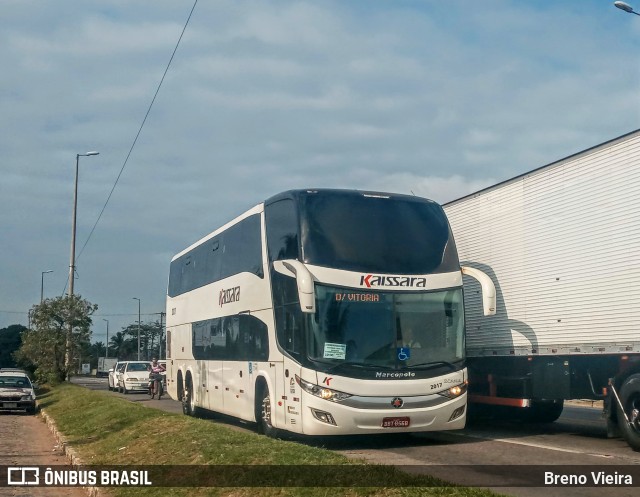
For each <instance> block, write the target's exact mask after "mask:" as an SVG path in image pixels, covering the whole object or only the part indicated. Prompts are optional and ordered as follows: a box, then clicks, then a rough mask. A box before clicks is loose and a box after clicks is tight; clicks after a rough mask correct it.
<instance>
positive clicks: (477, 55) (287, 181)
mask: <svg viewBox="0 0 640 497" xmlns="http://www.w3.org/2000/svg"><path fill="white" fill-rule="evenodd" d="M0 5H1V6H2V14H3V15H2V17H3V22H2V27H0V64H1V67H2V76H1V77H0V109H1V112H0V118H1V119H2V133H0V167H1V172H2V176H1V181H0V227H1V228H2V238H1V240H2V241H1V245H0V247H1V255H2V258H1V262H0V328H2V327H5V326H7V325H10V324H13V323H22V324H25V325H26V324H27V311H28V309H29V308H30V307H31V306H32V305H33V304H35V303H37V302H39V300H40V289H41V288H40V287H41V281H42V280H41V278H42V271H46V270H53V273H50V274H45V275H44V291H45V297H54V296H59V295H62V294H63V292H64V291H65V288H66V285H67V276H68V267H69V247H70V239H71V213H72V204H73V180H74V174H75V160H76V154H78V153H84V152H88V151H93V150H97V151H99V152H100V155H99V156H96V157H81V158H80V180H79V197H78V230H77V255H78V259H77V279H76V283H75V291H76V293H79V294H81V295H82V296H83V297H84V298H86V299H88V300H90V301H92V302H94V303H96V304H98V306H99V310H98V312H97V314H96V315H95V318H94V339H96V340H102V341H104V339H105V329H106V323H105V322H104V321H103V319H108V320H109V328H110V332H111V333H113V332H115V331H118V330H120V329H121V328H122V327H123V326H126V325H127V324H129V323H133V322H135V321H136V320H137V310H138V303H137V302H136V301H135V300H133V297H138V298H140V299H141V304H142V305H141V309H142V314H143V321H151V320H154V319H157V315H156V316H154V315H152V313H159V312H160V311H163V310H164V296H165V294H166V281H167V274H168V267H169V261H170V259H171V257H172V256H173V255H174V254H175V253H177V252H179V251H180V250H182V249H183V248H185V247H186V246H188V245H190V244H191V243H193V242H194V241H196V240H198V239H199V238H201V237H202V236H204V235H205V234H207V233H209V232H211V231H212V230H213V229H215V228H217V227H218V226H219V225H221V224H223V223H225V222H227V221H228V220H230V219H231V218H233V217H235V216H236V215H238V214H240V213H241V212H243V211H244V210H246V209H248V208H249V207H251V206H253V205H255V204H257V203H259V202H260V201H262V200H264V199H266V198H268V197H270V196H271V195H273V194H275V193H278V192H280V191H283V190H287V189H291V188H304V187H334V188H357V189H368V190H382V191H393V192H400V193H410V192H411V191H412V192H413V193H415V194H416V195H421V196H426V197H430V198H433V199H434V200H437V201H439V202H447V201H449V200H453V199H455V198H457V197H459V196H462V195H464V194H467V193H471V192H473V191H476V190H478V189H480V188H483V187H485V186H489V185H491V184H494V183H496V182H498V181H501V180H504V179H508V178H510V177H513V176H516V175H518V174H521V173H523V172H526V171H528V170H531V169H534V168H537V167H540V166H542V165H544V164H547V163H550V162H553V161H555V160H557V159H561V158H563V157H566V156H568V155H571V154H573V153H575V152H579V151H581V150H583V149H586V148H589V147H591V146H594V145H597V144H599V143H602V142H604V141H607V140H609V139H612V138H615V137H617V136H620V135H622V134H625V133H627V132H630V131H633V130H635V129H637V128H639V127H640V126H639V118H640V99H639V96H640V95H639V92H640V86H639V83H640V71H639V69H640V64H639V62H640V17H637V16H633V15H629V14H626V13H624V12H623V11H621V10H618V9H616V8H615V7H614V6H613V2H612V1H609V0H579V1H578V0H574V1H563V0H556V1H543V0H538V1H535V2H525V1H522V0H484V1H472V0H457V1H455V0H454V1H449V2H443V1H436V0H422V1H418V0H413V1H409V0H407V1H403V0H315V1H305V0H300V1H286V0H246V1H245V0H200V1H199V2H198V4H197V6H196V8H195V11H194V13H193V17H192V18H191V21H190V23H189V25H188V27H187V30H186V32H185V35H184V37H183V39H182V42H181V44H180V46H179V49H178V51H177V53H176V56H175V58H174V60H173V63H172V65H171V68H170V70H169V72H168V74H167V77H166V79H165V81H164V84H163V86H162V88H161V90H160V93H159V94H158V97H157V99H156V101H155V104H154V106H153V108H152V110H151V113H150V114H149V116H148V119H147V121H146V124H145V126H144V128H143V129H142V132H141V134H140V137H139V139H138V141H137V143H136V145H135V147H134V148H133V151H132V153H131V155H130V157H129V159H128V162H126V167H124V169H123V165H125V160H126V159H127V156H128V153H129V150H130V149H131V146H132V144H133V141H134V139H135V137H136V134H137V132H138V130H139V128H140V126H141V123H142V121H143V119H144V117H145V114H146V111H147V109H148V107H149V104H150V103H151V99H152V98H153V95H154V93H155V91H156V89H157V86H158V84H159V82H160V79H161V77H162V75H163V72H164V70H165V68H166V66H167V63H168V61H169V58H170V57H171V54H172V52H173V49H174V47H175V45H176V43H177V41H178V38H179V37H180V34H181V32H182V29H183V27H184V25H185V22H186V20H187V17H188V15H189V12H190V10H191V8H192V6H193V0H153V1H152V0H136V1H131V0H100V1H87V0H82V1H80V0H76V1H70V0H67V1H64V2H60V1H53V0H38V1H35V0H2V2H1V3H0ZM637 6H638V7H640V4H639V5H637ZM121 171H122V174H121V176H120V179H119V182H118V183H117V186H116V188H115V190H114V191H113V195H112V196H111V198H110V200H109V203H108V205H107V207H106V209H105V210H104V213H103V215H102V217H101V218H100V221H99V222H98V224H97V225H96V221H97V219H98V217H99V215H100V212H101V210H102V209H103V207H104V205H105V202H106V201H107V198H108V197H109V194H110V192H111V190H112V189H113V187H114V184H115V182H116V179H117V178H118V176H119V174H120V173H121ZM94 225H95V226H96V227H95V231H94V232H93V234H92V235H91V236H90V233H91V230H92V228H93V227H94Z"/></svg>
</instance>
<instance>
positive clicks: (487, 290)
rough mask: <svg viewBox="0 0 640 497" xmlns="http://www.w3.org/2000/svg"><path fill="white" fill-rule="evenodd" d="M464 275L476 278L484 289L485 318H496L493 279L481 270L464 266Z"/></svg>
mask: <svg viewBox="0 0 640 497" xmlns="http://www.w3.org/2000/svg"><path fill="white" fill-rule="evenodd" d="M460 269H461V270H462V274H466V275H467V276H471V277H472V278H475V279H476V280H478V282H479V283H480V287H481V288H482V310H483V312H484V315H485V316H494V315H495V313H496V287H495V285H494V284H493V281H491V278H489V276H487V275H486V274H485V273H483V272H482V271H480V270H479V269H476V268H473V267H468V266H462V267H461V268H460Z"/></svg>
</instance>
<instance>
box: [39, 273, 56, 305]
mask: <svg viewBox="0 0 640 497" xmlns="http://www.w3.org/2000/svg"><path fill="white" fill-rule="evenodd" d="M47 273H53V269H49V270H48V271H42V279H41V282H40V303H41V304H42V301H43V300H44V275H45V274H47Z"/></svg>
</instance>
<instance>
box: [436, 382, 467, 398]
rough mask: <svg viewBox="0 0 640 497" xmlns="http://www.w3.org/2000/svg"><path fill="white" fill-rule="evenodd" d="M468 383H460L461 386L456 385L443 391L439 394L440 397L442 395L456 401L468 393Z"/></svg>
mask: <svg viewBox="0 0 640 497" xmlns="http://www.w3.org/2000/svg"><path fill="white" fill-rule="evenodd" d="M467 387H468V383H467V382H466V381H465V382H464V383H460V384H459V385H455V386H453V387H451V388H449V389H448V390H443V391H442V392H438V395H442V396H443V397H449V398H450V399H455V398H457V397H460V396H461V395H462V394H463V393H465V392H466V391H467Z"/></svg>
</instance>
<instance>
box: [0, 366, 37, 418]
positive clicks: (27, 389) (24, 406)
mask: <svg viewBox="0 0 640 497" xmlns="http://www.w3.org/2000/svg"><path fill="white" fill-rule="evenodd" d="M0 411H25V412H26V413H27V414H35V412H36V392H35V390H34V385H33V383H31V380H30V379H29V377H28V376H27V374H26V373H24V372H21V371H20V370H4V371H0Z"/></svg>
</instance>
